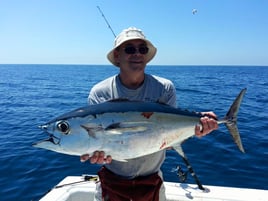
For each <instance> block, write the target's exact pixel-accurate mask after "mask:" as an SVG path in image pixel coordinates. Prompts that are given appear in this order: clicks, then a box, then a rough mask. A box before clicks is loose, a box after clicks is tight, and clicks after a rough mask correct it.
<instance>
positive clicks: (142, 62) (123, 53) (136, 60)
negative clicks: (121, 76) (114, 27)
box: [114, 39, 148, 71]
mask: <svg viewBox="0 0 268 201" xmlns="http://www.w3.org/2000/svg"><path fill="white" fill-rule="evenodd" d="M147 52H148V48H147V45H146V43H145V42H144V41H143V40H139V39H137V40H131V41H127V42H125V43H123V44H122V45H121V46H120V47H119V49H118V50H116V51H114V58H115V61H116V62H117V63H119V66H120V68H121V69H129V70H135V71H137V70H144V68H145V66H146V54H147Z"/></svg>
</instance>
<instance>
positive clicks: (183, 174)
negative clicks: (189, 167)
mask: <svg viewBox="0 0 268 201" xmlns="http://www.w3.org/2000/svg"><path fill="white" fill-rule="evenodd" d="M172 172H176V174H177V176H178V178H179V181H180V182H181V183H185V182H186V180H187V176H188V171H184V170H183V169H182V168H181V166H179V165H178V166H177V167H176V168H174V169H173V170H172Z"/></svg>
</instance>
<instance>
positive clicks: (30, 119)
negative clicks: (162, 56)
mask: <svg viewBox="0 0 268 201" xmlns="http://www.w3.org/2000/svg"><path fill="white" fill-rule="evenodd" d="M146 71H147V73H151V74H155V75H158V76H162V77H165V78H168V79H170V80H172V81H173V82H174V84H175V86H176V89H177V96H178V105H179V107H181V108H185V109H189V110H195V111H210V110H213V111H214V112H215V113H216V114H217V115H218V117H223V116H224V115H225V113H226V112H227V110H228V108H229V106H230V104H231V103H232V102H233V100H234V99H235V97H236V96H237V94H238V93H239V92H240V90H241V89H243V88H245V87H246V88H247V89H248V91H247V93H246V95H245V97H244V100H243V102H242V105H241V108H240V111H239V115H238V127H239V130H240V133H241V138H242V142H243V145H244V148H245V151H246V153H245V154H243V153H241V152H239V150H238V149H237V147H236V145H235V144H234V143H233V141H232V138H231V136H230V135H229V134H228V131H227V130H226V128H225V127H224V126H220V129H219V130H217V131H214V132H213V133H212V134H211V135H208V136H206V137H204V138H201V139H199V138H191V139H189V140H187V141H186V142H185V143H184V144H183V148H184V151H185V153H186V155H187V156H188V159H189V161H190V163H191V164H192V166H193V168H194V170H195V172H196V173H197V175H198V177H199V179H200V180H201V182H202V183H203V184H204V185H221V186H233V187H245V188H259V189H266V190H268V96H267V94H268V68H267V67H257V66H246V67H245V66H244V67H240V66H148V67H147V69H146ZM117 72H118V69H117V68H115V67H112V66H94V65H92V66H86V65H81V66H80V65H0V153H1V154H0V164H1V166H0V189H1V191H0V198H1V200H38V199H39V198H40V197H41V196H42V195H44V194H45V193H46V192H47V191H48V190H49V189H50V188H52V187H53V186H54V185H56V184H57V183H58V182H59V181H60V180H62V179H63V178H64V177H66V176H68V175H82V174H96V172H97V171H98V169H99V167H100V166H98V165H92V164H90V163H81V162H80V160H79V157H76V156H68V155H63V154H58V153H55V152H51V151H47V150H42V149H37V148H33V147H32V146H31V144H32V143H33V142H36V141H38V140H40V139H43V138H45V137H46V134H45V133H43V132H42V131H41V130H40V129H39V128H38V125H40V124H42V123H45V122H47V121H48V120H50V119H52V118H54V117H56V116H58V115H59V114H62V113H64V112H67V111H70V110H72V109H75V108H77V107H81V106H84V105H86V104H87V95H88V92H89V90H90V88H91V87H92V86H93V85H94V84H95V83H97V82H99V81H101V80H103V79H104V78H106V77H109V76H111V75H114V74H116V73H117ZM177 165H181V166H182V167H183V169H184V170H186V168H185V166H184V165H183V161H182V160H181V158H180V157H179V156H178V155H177V153H176V152H174V151H172V150H169V151H168V152H167V158H166V161H165V163H164V164H163V166H162V170H163V173H164V178H165V180H166V181H174V182H178V181H179V180H178V177H177V175H176V172H173V171H172V169H174V168H175V167H176V166H177ZM187 182H188V183H194V181H193V179H192V178H191V176H190V175H189V176H188V180H187Z"/></svg>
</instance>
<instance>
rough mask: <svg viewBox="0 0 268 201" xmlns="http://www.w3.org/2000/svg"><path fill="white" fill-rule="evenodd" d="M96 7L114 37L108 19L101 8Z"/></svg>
mask: <svg viewBox="0 0 268 201" xmlns="http://www.w3.org/2000/svg"><path fill="white" fill-rule="evenodd" d="M97 8H98V9H99V11H100V13H101V16H102V17H103V19H104V20H105V22H106V24H107V25H108V28H109V29H110V30H111V31H112V33H113V35H114V37H115V38H116V35H115V33H114V31H113V29H112V27H111V25H110V24H109V22H108V20H107V19H106V17H105V15H104V14H103V12H102V10H101V9H100V7H99V6H97Z"/></svg>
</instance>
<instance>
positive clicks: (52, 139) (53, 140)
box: [45, 135, 60, 145]
mask: <svg viewBox="0 0 268 201" xmlns="http://www.w3.org/2000/svg"><path fill="white" fill-rule="evenodd" d="M45 141H48V142H51V143H53V144H55V145H59V144H60V138H58V137H56V136H55V135H50V136H49V138H48V139H47V140H45Z"/></svg>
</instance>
